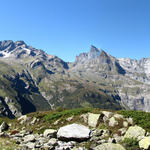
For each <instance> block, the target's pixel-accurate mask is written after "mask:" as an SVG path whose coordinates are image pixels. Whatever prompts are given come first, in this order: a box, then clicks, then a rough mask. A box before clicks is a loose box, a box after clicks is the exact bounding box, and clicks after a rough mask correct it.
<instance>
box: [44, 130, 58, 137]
mask: <svg viewBox="0 0 150 150" xmlns="http://www.w3.org/2000/svg"><path fill="white" fill-rule="evenodd" d="M56 133H57V130H54V129H46V130H45V131H44V133H43V135H44V137H55V136H56Z"/></svg>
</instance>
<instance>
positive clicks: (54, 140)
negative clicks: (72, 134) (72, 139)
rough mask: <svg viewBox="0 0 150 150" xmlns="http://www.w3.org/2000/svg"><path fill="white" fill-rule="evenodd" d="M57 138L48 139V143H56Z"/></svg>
mask: <svg viewBox="0 0 150 150" xmlns="http://www.w3.org/2000/svg"><path fill="white" fill-rule="evenodd" d="M57 141H58V140H57V139H55V138H52V139H50V140H49V141H48V145H55V146H56V145H57Z"/></svg>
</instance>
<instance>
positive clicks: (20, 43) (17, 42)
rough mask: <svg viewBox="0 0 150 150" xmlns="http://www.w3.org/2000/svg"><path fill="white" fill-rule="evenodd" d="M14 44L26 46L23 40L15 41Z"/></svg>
mask: <svg viewBox="0 0 150 150" xmlns="http://www.w3.org/2000/svg"><path fill="white" fill-rule="evenodd" d="M15 45H16V46H22V45H25V46H26V43H25V42H24V41H16V42H15Z"/></svg>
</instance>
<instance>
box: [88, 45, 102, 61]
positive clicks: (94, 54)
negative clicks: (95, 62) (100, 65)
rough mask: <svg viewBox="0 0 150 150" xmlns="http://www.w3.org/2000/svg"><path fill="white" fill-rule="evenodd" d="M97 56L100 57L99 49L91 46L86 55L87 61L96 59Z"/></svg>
mask: <svg viewBox="0 0 150 150" xmlns="http://www.w3.org/2000/svg"><path fill="white" fill-rule="evenodd" d="M99 55H100V51H99V49H98V48H96V47H95V46H93V45H91V48H90V51H89V53H88V59H93V58H97V57H98V56H99Z"/></svg>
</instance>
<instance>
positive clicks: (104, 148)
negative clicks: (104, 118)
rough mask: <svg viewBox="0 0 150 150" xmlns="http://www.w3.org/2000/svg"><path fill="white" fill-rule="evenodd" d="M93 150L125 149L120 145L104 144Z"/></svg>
mask: <svg viewBox="0 0 150 150" xmlns="http://www.w3.org/2000/svg"><path fill="white" fill-rule="evenodd" d="M93 150H125V148H124V147H123V146H122V145H120V144H114V143H104V144H101V145H98V146H96V147H95V148H93Z"/></svg>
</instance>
